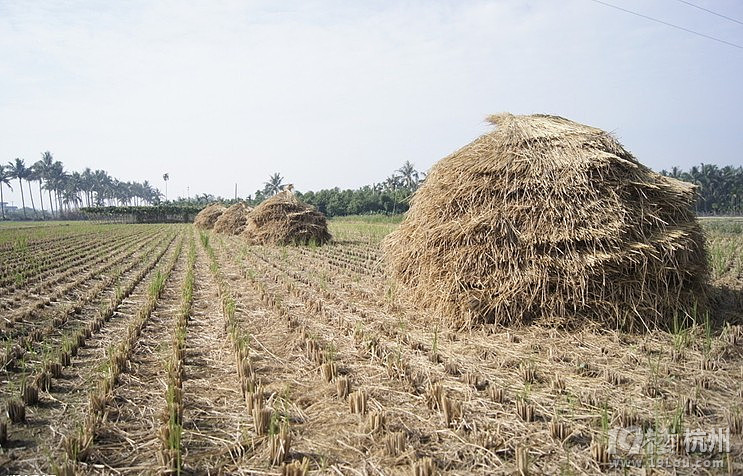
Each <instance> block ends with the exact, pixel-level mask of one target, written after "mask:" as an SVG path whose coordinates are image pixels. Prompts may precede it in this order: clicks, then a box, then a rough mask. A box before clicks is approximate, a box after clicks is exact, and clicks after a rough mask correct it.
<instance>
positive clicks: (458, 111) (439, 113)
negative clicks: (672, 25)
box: [0, 0, 743, 196]
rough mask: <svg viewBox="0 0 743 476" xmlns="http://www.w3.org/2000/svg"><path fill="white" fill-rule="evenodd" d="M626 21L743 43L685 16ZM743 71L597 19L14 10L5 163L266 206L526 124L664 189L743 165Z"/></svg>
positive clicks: (512, 4) (575, 14) (619, 21)
mask: <svg viewBox="0 0 743 476" xmlns="http://www.w3.org/2000/svg"><path fill="white" fill-rule="evenodd" d="M616 1H617V2H619V1H620V0H616ZM621 3H622V5H623V6H624V7H625V8H630V9H635V10H637V11H642V12H644V13H646V14H649V15H655V16H658V17H662V18H665V19H667V20H668V21H673V22H676V23H679V24H684V25H688V26H689V27H694V28H697V29H700V30H703V31H708V32H714V34H716V35H718V36H724V37H725V38H727V39H728V40H730V41H736V40H737V41H743V40H741V38H743V35H742V34H741V32H740V30H736V28H735V27H734V26H730V25H728V24H725V22H720V21H719V20H720V19H719V18H715V17H712V16H703V15H701V14H700V12H699V11H698V10H693V9H687V8H683V5H680V4H676V5H674V4H672V3H668V4H665V3H663V2H659V4H653V5H649V4H646V2H641V1H639V0H625V1H622V2H621ZM660 3H663V4H662V5H660ZM715 9H718V10H721V11H725V12H728V13H729V14H731V15H732V16H735V15H736V13H738V14H739V13H740V7H739V6H737V4H736V3H734V2H732V1H730V2H719V3H716V4H715ZM736 10H738V12H736ZM738 16H742V15H738ZM728 23H729V22H728ZM741 53H743V52H741V51H740V50H735V49H733V48H730V47H726V46H724V45H720V44H716V43H713V42H711V41H708V40H704V39H701V38H697V37H694V36H691V35H688V34H684V33H683V32H678V31H676V30H672V29H668V28H667V27H664V26H663V25H657V24H653V23H651V22H647V21H644V20H642V19H639V18H636V17H633V16H631V15H627V14H623V13H622V12H618V11H615V10H612V9H609V8H606V7H603V6H601V5H598V4H596V3H594V2H590V1H589V0H568V1H565V2H551V1H546V0H542V1H533V2H523V1H515V0H513V1H511V0H508V1H473V2H453V1H451V2H447V1H441V2H422V1H408V2H363V3H361V2H333V1H309V2H298V1H297V2H282V3H280V4H277V3H275V2H242V1H235V2H231V1H220V2H205V1H204V2H176V1H152V2H149V1H139V2H4V3H0V58H1V59H0V107H1V108H2V110H3V112H4V114H3V115H2V116H1V117H0V131H2V132H0V135H2V140H0V152H1V153H2V157H4V159H3V161H5V160H10V159H11V158H13V157H15V156H21V157H24V158H27V160H29V161H35V160H36V159H37V158H38V156H39V153H40V152H41V151H43V150H46V149H50V150H52V151H53V152H54V153H55V156H56V158H58V159H59V160H62V161H63V162H64V163H65V164H66V165H67V166H68V167H69V168H72V169H81V168H83V167H85V166H90V167H93V168H104V169H106V170H108V171H109V172H110V173H111V174H112V175H114V176H117V177H119V178H121V179H123V180H144V179H148V180H150V181H151V182H153V183H155V184H160V185H162V184H161V182H162V181H161V180H160V177H161V175H162V173H163V172H166V171H167V172H170V174H171V182H170V183H169V190H170V191H171V193H170V195H173V194H180V195H185V193H186V187H189V188H190V191H191V193H197V192H199V193H203V192H209V193H215V194H221V195H226V196H230V195H231V194H232V190H233V187H234V183H235V182H237V183H238V184H239V187H240V191H241V193H242V194H248V193H251V192H252V191H253V190H255V189H256V188H258V187H259V186H260V185H261V183H262V182H263V181H264V180H265V179H266V177H267V176H268V175H269V174H270V173H272V172H275V171H280V172H281V173H282V174H283V175H285V176H286V177H287V178H288V180H290V181H291V182H293V183H295V184H296V185H297V187H298V188H299V189H302V190H308V189H318V188H321V187H331V186H335V185H338V186H341V187H355V186H359V185H362V184H367V183H371V182H375V181H381V180H383V179H384V177H385V176H386V175H389V173H391V172H392V170H394V169H396V168H397V167H398V166H399V164H401V163H402V162H404V161H405V160H411V161H413V162H415V163H416V164H417V165H418V166H419V168H422V169H425V168H428V167H429V166H430V165H432V164H433V163H434V162H435V161H436V160H438V159H439V158H441V157H443V156H444V155H446V154H448V153H450V152H452V151H453V150H455V149H456V148H458V147H459V146H461V145H463V144H465V143H466V142H468V141H469V140H471V139H472V138H474V137H476V136H477V135H478V134H480V133H482V132H483V131H484V130H486V126H485V125H484V123H483V122H482V120H483V118H484V117H485V116H486V115H487V114H490V113H493V112H499V111H503V110H510V111H513V112H516V113H531V112H548V113H554V114H560V115H564V116H566V117H569V118H572V119H575V120H578V121H582V122H586V123H589V124H592V125H596V126H598V127H602V128H606V129H609V130H613V131H615V132H616V133H617V134H618V135H619V136H620V138H621V139H622V141H623V142H624V143H625V144H626V145H627V146H628V147H629V148H630V149H631V150H633V151H634V152H635V153H636V155H637V156H638V157H639V158H640V160H641V161H643V162H645V163H647V164H648V165H651V166H653V167H656V168H658V169H660V168H663V167H670V166H671V165H675V164H678V165H681V166H689V165H691V164H693V163H697V162H699V161H701V160H707V161H710V162H720V163H738V164H739V163H740V162H741V159H740V155H739V153H738V151H739V150H740V149H741V146H743V143H742V142H743V138H742V137H743V135H741V134H740V129H741V127H740V126H741V119H740V118H739V114H738V112H737V111H738V110H739V107H740V104H741V99H743V98H742V97H741V92H740V88H739V87H738V86H737V80H738V78H740V77H741V76H742V75H741V73H743V71H742V69H743V68H742V67H741V64H743V63H742V62H741ZM713 141H714V144H711V142H713ZM710 151H712V152H714V154H715V155H714V157H713V158H710V157H708V156H707V154H708V153H709V152H710Z"/></svg>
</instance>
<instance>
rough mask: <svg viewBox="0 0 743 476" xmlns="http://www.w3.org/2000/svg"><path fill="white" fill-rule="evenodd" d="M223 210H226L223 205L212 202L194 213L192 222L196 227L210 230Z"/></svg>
mask: <svg viewBox="0 0 743 476" xmlns="http://www.w3.org/2000/svg"><path fill="white" fill-rule="evenodd" d="M225 210H227V208H225V206H224V205H222V204H221V203H212V204H211V205H208V206H207V207H206V208H204V209H203V210H201V211H200V212H199V213H198V214H197V215H196V218H195V219H194V222H193V224H194V225H196V226H197V227H198V228H203V229H204V230H211V229H212V228H214V224H215V223H216V222H217V219H218V218H219V217H220V216H221V215H222V213H224V211H225Z"/></svg>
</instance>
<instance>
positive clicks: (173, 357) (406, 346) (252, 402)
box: [0, 219, 743, 475]
mask: <svg viewBox="0 0 743 476" xmlns="http://www.w3.org/2000/svg"><path fill="white" fill-rule="evenodd" d="M394 226H395V224H394V223H388V222H384V221H379V222H376V223H375V222H367V221H363V220H360V219H358V220H349V221H332V222H331V228H332V232H333V234H334V236H335V237H336V242H335V243H333V244H331V245H328V246H323V247H312V246H310V247H291V246H290V247H267V246H266V247H264V246H248V245H246V244H245V243H244V242H243V241H242V240H241V239H240V238H235V237H225V236H221V235H218V234H213V233H208V232H199V231H197V230H195V229H193V228H192V227H183V226H155V227H149V228H147V227H144V226H136V225H112V226H110V233H111V236H112V237H115V238H113V239H111V240H109V241H108V242H107V241H106V240H101V239H100V237H101V236H104V235H99V234H100V233H103V232H104V230H105V229H101V228H100V227H89V226H79V227H78V226H76V225H70V226H65V227H57V228H56V229H55V227H53V226H50V227H46V228H33V229H26V230H13V229H6V230H3V231H1V232H0V235H2V234H3V233H8V234H10V235H12V236H6V237H2V236H0V243H2V245H0V263H3V266H4V267H7V269H11V268H12V269H14V270H21V269H23V270H24V272H23V273H24V276H25V278H24V279H27V280H28V282H27V283H24V284H23V285H21V284H19V283H15V282H13V280H6V281H3V282H0V286H2V288H1V289H3V296H22V297H20V298H12V299H10V298H9V299H6V300H4V301H3V302H5V303H6V304H5V306H6V309H7V310H8V312H9V314H7V315H8V316H10V318H7V319H6V320H5V323H4V324H3V325H4V326H5V327H3V332H4V334H3V337H4V339H5V345H4V347H3V352H4V353H3V359H4V360H3V362H5V365H4V366H3V367H2V375H1V377H2V388H0V398H2V400H3V405H4V408H5V409H6V410H12V411H13V412H14V416H16V417H17V415H15V412H16V411H18V408H16V406H17V404H18V402H19V401H20V402H21V404H22V409H23V411H24V412H25V418H23V419H20V418H18V421H10V420H6V419H3V420H2V421H1V422H0V443H2V450H1V451H0V464H2V465H3V470H8V471H20V472H29V471H32V472H33V471H50V470H56V471H57V472H58V473H59V474H72V472H73V471H74V472H78V473H80V472H82V473H87V474H99V473H101V474H102V473H108V472H114V471H115V472H117V473H122V474H139V473H141V472H142V471H149V472H156V473H162V474H176V473H179V472H183V473H184V474H204V473H206V472H208V471H211V472H213V473H217V472H220V471H221V472H223V473H228V474H240V473H244V474H249V473H251V472H261V473H266V474H306V472H307V471H308V470H311V471H313V472H314V471H319V472H321V473H335V474H339V473H340V474H366V473H373V474H416V475H428V474H434V473H435V472H440V473H446V474H473V473H474V474H478V473H479V474H494V473H495V474H513V473H522V474H542V473H550V474H556V473H560V474H595V473H599V472H611V471H614V469H612V468H611V466H610V464H611V460H612V458H613V456H612V455H610V454H608V452H609V450H610V448H609V443H610V435H611V434H612V431H614V434H616V430H617V429H620V428H632V427H635V426H637V427H640V428H642V431H643V432H644V434H647V430H649V429H653V430H655V431H657V432H658V433H660V434H663V433H664V432H666V433H669V432H670V434H671V435H676V436H677V437H678V438H683V436H684V435H685V434H688V433H689V432H690V431H694V430H696V429H703V430H708V431H712V430H713V429H715V428H726V429H729V431H730V449H731V451H730V452H729V453H726V452H712V453H699V452H697V453H696V454H694V455H692V458H694V459H695V460H696V458H701V460H703V461H713V460H715V461H718V460H719V461H721V462H722V463H721V464H722V465H723V466H722V468H717V469H704V468H702V469H700V468H686V469H684V468H677V469H678V470H679V471H680V472H682V473H683V472H687V473H698V472H700V471H702V472H703V471H708V472H710V473H715V472H722V473H725V472H730V473H736V472H740V471H741V470H742V469H743V468H741V455H742V454H743V448H741V435H740V433H741V418H742V415H743V404H742V403H741V402H743V365H741V364H742V363H743V355H742V354H743V352H742V351H741V348H743V345H742V344H743V328H741V327H740V324H741V322H740V319H741V307H742V303H741V294H742V293H743V275H742V274H741V261H740V260H741V258H740V257H741V251H742V250H743V230H741V229H740V222H736V221H725V222H723V221H714V220H712V221H709V222H705V227H706V229H707V233H708V243H709V246H710V256H711V260H712V268H713V274H714V279H715V283H714V284H715V286H714V293H715V299H716V300H717V301H718V302H719V303H720V305H721V307H720V309H721V311H720V312H721V313H722V314H712V315H709V316H707V315H704V316H696V319H695V321H694V322H678V323H676V325H675V326H674V329H672V330H671V331H670V332H665V331H653V332H651V333H647V334H627V333H622V332H618V331H614V330H605V329H596V328H592V327H586V328H585V329H581V330H576V331H565V330H560V329H552V328H546V327H537V326H524V327H512V328H493V327H483V328H476V329H472V330H469V331H466V332H461V331H454V330H451V329H448V328H446V327H445V326H443V325H440V324H439V323H437V322H433V321H431V319H429V318H427V315H426V312H425V310H422V309H418V308H416V306H415V303H409V302H405V301H404V300H403V299H402V298H401V297H400V293H399V292H398V290H397V288H396V286H395V285H394V283H392V282H390V281H389V280H387V279H386V278H385V274H384V265H383V263H382V255H381V251H380V249H379V243H380V241H381V239H382V238H383V237H384V236H385V234H386V233H388V232H389V231H390V230H391V229H393V228H394ZM145 236H146V237H149V238H144V237H145ZM24 237H25V238H24ZM140 240H141V241H140ZM134 243H142V245H141V246H134V245H133V244H134ZM65 249H69V250H72V251H71V253H73V254H74V255H75V257H74V258H73V259H67V260H66V261H65V260H64V259H63V258H61V257H63V256H66V255H65V253H64V250H65ZM37 252H38V253H42V254H44V256H46V258H43V257H41V258H39V259H37V260H35V261H34V263H35V264H34V265H33V266H29V265H28V264H27V263H25V262H24V260H25V259H27V258H26V257H28V256H29V254H33V253H37ZM6 263H7V264H6ZM4 269H5V268H4ZM70 270H72V272H70ZM0 274H2V273H0ZM6 275H7V276H11V275H12V273H6ZM47 283H52V284H49V285H47ZM189 283H190V284H189ZM28 287H33V290H34V292H33V293H28V292H27V291H28ZM60 289H61V291H60ZM24 293H26V294H24ZM47 299H48V302H47ZM37 302H42V303H44V304H42V305H40V306H38V307H35V306H36V304H35V303H37ZM70 306H72V307H70ZM78 308H79V309H78ZM724 320H727V321H728V323H726V324H723V323H722V321H724ZM80 336H82V337H80ZM56 362H59V363H60V365H61V366H62V367H61V371H59V372H58V370H59V369H58V368H57V365H56V364H55V363H56ZM53 364H54V365H53ZM47 382H48V383H47ZM29 388H30V389H31V390H29ZM34 389H35V390H34ZM34 391H36V392H37V393H38V397H37V398H36V399H34V398H33V395H30V394H29V392H31V393H33V392H34ZM3 428H5V430H6V435H7V441H5V442H3V441H2V437H3V434H2V430H3ZM672 439H673V438H672ZM657 451H658V450H657V448H656V449H653V448H651V447H650V446H645V447H643V448H641V451H640V454H639V455H634V456H632V457H631V458H629V459H632V460H633V461H635V460H639V461H640V462H642V463H643V464H645V465H647V464H649V463H650V462H652V458H653V457H654V456H657ZM671 451H672V452H673V455H675V456H676V457H680V458H686V457H687V455H686V454H685V448H684V445H683V444H680V443H675V444H674V445H672V448H671ZM653 452H655V453H653ZM642 471H643V470H641V469H638V468H627V469H626V472H627V473H630V474H641V472H642ZM656 471H658V472H660V473H663V472H668V473H671V472H672V471H673V469H672V468H671V469H669V468H656Z"/></svg>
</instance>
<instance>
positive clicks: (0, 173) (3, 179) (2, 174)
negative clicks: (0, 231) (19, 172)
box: [0, 165, 13, 220]
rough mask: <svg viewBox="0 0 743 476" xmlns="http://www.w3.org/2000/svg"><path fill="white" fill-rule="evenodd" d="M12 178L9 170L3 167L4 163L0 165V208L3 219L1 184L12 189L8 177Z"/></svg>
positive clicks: (3, 201)
mask: <svg viewBox="0 0 743 476" xmlns="http://www.w3.org/2000/svg"><path fill="white" fill-rule="evenodd" d="M11 178H13V177H12V176H11V174H10V171H9V170H8V169H6V168H5V166H4V165H0V209H2V214H3V220H5V199H4V197H3V185H7V186H8V188H9V189H11V190H13V187H12V186H11V185H10V179H11Z"/></svg>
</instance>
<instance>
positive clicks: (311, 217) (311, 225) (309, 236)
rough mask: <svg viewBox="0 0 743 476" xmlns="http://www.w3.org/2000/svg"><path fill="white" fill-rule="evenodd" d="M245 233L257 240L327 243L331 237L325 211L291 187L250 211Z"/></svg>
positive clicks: (274, 242)
mask: <svg viewBox="0 0 743 476" xmlns="http://www.w3.org/2000/svg"><path fill="white" fill-rule="evenodd" d="M243 236H244V237H245V238H246V239H247V240H248V241H249V242H250V243H254V244H281V245H286V244H308V243H315V244H323V243H326V242H328V241H330V239H331V236H330V232H328V224H327V220H326V219H325V215H323V214H322V213H320V212H318V211H317V210H316V209H315V208H314V207H312V206H311V205H308V204H306V203H303V202H300V201H299V199H297V197H296V196H295V195H294V193H293V192H292V191H291V190H285V191H283V192H279V193H277V194H276V195H274V196H273V197H271V198H269V199H267V200H265V201H264V202H262V203H261V204H260V205H258V206H257V207H255V209H253V211H252V212H250V214H248V221H247V224H246V226H245V231H244V232H243Z"/></svg>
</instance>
